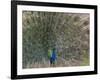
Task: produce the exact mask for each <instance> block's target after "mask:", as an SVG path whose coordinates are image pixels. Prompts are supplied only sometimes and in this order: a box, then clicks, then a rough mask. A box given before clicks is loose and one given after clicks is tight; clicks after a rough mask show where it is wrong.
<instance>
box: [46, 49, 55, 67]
mask: <svg viewBox="0 0 100 80" xmlns="http://www.w3.org/2000/svg"><path fill="white" fill-rule="evenodd" d="M48 58H49V60H50V65H51V66H54V65H55V62H56V59H57V55H56V49H55V48H53V49H52V50H51V49H49V50H48Z"/></svg>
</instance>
